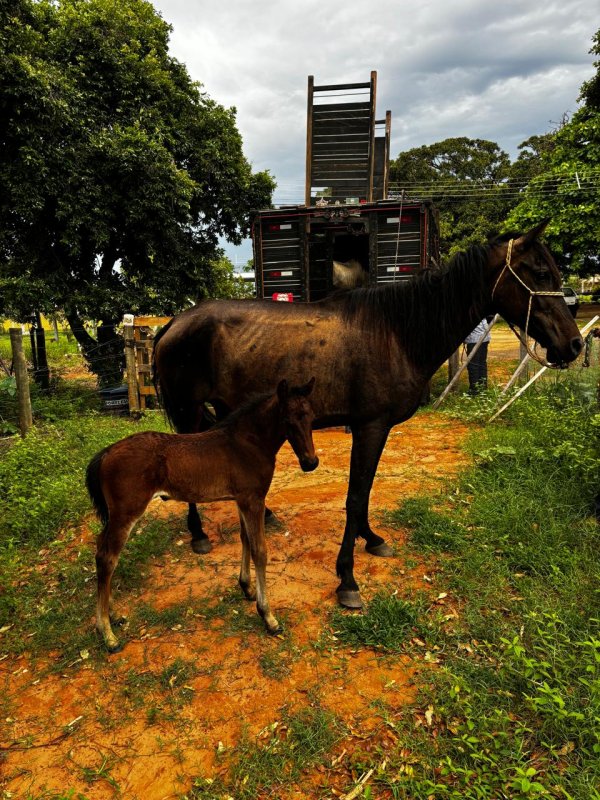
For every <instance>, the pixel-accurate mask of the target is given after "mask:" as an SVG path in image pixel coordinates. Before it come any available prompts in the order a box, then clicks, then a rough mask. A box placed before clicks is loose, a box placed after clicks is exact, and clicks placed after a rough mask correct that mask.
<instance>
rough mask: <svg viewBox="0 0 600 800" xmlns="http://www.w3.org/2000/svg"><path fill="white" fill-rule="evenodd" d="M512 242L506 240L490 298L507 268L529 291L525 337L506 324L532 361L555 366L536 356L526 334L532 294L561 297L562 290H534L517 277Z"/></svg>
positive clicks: (512, 240) (545, 365) (511, 240)
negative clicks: (512, 262)
mask: <svg viewBox="0 0 600 800" xmlns="http://www.w3.org/2000/svg"><path fill="white" fill-rule="evenodd" d="M513 242H514V239H510V240H509V242H508V247H507V249H506V261H505V262H504V267H503V268H502V271H501V272H500V275H498V278H497V280H496V283H495V284H494V288H493V289H492V300H493V299H494V293H495V291H496V289H497V287H498V284H499V283H500V280H501V278H502V276H503V275H504V273H505V272H506V270H507V269H508V270H509V272H511V273H512V274H513V276H514V277H515V278H516V279H517V281H518V282H519V283H520V284H521V286H523V287H524V288H525V289H527V291H528V292H529V303H528V305H527V318H526V320H525V330H524V336H525V338H523V336H521V333H520V332H519V331H518V330H517V329H516V328H515V327H514V325H512V324H511V323H510V322H509V323H508V324H509V326H510V329H511V330H512V332H513V333H514V334H515V336H516V337H517V339H518V340H519V341H520V342H521V344H522V345H523V346H524V347H525V349H526V350H527V353H528V354H529V356H530V357H531V358H533V360H534V361H537V362H538V364H541V365H542V366H543V367H556V366H558V365H557V364H552V363H551V362H550V361H548V360H547V359H546V358H542V357H541V356H538V354H537V353H536V352H535V348H536V347H537V342H536V343H535V346H534V349H533V350H532V349H531V347H530V346H529V341H528V338H529V334H528V331H529V318H530V316H531V303H532V301H533V298H534V296H536V295H537V296H540V297H563V293H562V292H534V291H533V289H530V288H529V286H527V284H526V283H525V282H524V281H522V280H521V278H519V276H518V275H517V273H516V272H515V271H514V269H513V267H512V265H511V263H510V262H511V258H512V249H513Z"/></svg>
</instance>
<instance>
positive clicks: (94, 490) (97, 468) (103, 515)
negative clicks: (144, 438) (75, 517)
mask: <svg viewBox="0 0 600 800" xmlns="http://www.w3.org/2000/svg"><path fill="white" fill-rule="evenodd" d="M109 450H110V446H109V447H105V448H104V450H100V452H99V453H96V455H95V456H94V457H93V458H92V460H91V461H90V463H89V464H88V465H87V469H86V471H85V485H86V486H87V490H88V492H89V495H90V499H91V501H92V503H93V505H94V508H95V510H96V514H97V515H98V517H99V518H100V521H101V522H102V523H103V524H104V525H106V523H107V522H108V505H107V503H106V498H105V497H104V492H103V491H102V476H101V470H102V459H103V458H104V456H105V455H106V453H107V452H108V451H109Z"/></svg>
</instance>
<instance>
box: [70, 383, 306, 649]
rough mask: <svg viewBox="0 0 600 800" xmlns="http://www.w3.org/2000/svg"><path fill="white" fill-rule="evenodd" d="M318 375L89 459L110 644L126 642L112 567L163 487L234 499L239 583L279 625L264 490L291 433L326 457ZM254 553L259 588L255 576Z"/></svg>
mask: <svg viewBox="0 0 600 800" xmlns="http://www.w3.org/2000/svg"><path fill="white" fill-rule="evenodd" d="M314 383H315V379H314V378H312V379H311V380H310V381H309V382H308V383H307V384H306V385H304V386H300V387H291V388H290V387H288V384H287V381H285V380H282V381H281V382H280V383H279V385H278V387H277V392H276V393H275V394H269V395H262V396H260V397H257V398H255V399H253V400H250V401H249V402H248V403H245V404H244V405H242V406H240V408H238V409H237V410H236V411H235V412H234V413H232V414H230V415H229V416H228V417H227V418H226V419H225V420H224V421H223V422H221V423H220V424H219V425H217V426H216V427H214V428H211V430H209V431H206V432H204V433H196V434H175V433H155V432H145V433H136V434H134V435H133V436H128V437H127V438H126V439H122V440H121V441H119V442H116V443H115V444H113V445H111V446H110V447H107V448H106V449H104V450H102V451H101V452H99V453H97V454H96V455H95V456H94V458H93V459H92V460H91V461H90V463H89V465H88V468H87V474H86V482H87V488H88V491H89V493H90V497H91V499H92V502H93V504H94V507H95V509H96V512H97V514H98V516H99V517H100V519H101V520H102V522H103V523H104V527H103V529H102V532H101V533H100V535H99V537H98V543H97V550H96V570H97V575H98V604H97V612H96V627H97V629H98V631H99V632H100V633H101V634H102V636H103V638H104V642H105V644H106V647H107V648H108V650H109V652H111V653H114V652H117V651H118V650H120V649H121V645H120V644H119V641H118V639H117V637H116V636H115V634H114V633H113V630H112V628H111V619H112V620H113V621H114V620H115V618H114V616H113V614H112V597H111V582H112V576H113V572H114V570H115V567H116V565H117V562H118V560H119V554H120V552H121V550H122V549H123V546H124V545H125V542H126V541H127V538H128V536H129V533H130V531H131V529H132V527H133V525H134V524H135V522H136V521H137V520H138V519H139V517H141V515H142V514H143V513H144V511H145V510H146V507H147V505H148V503H149V502H150V500H152V498H153V497H154V496H155V495H157V494H160V495H168V496H169V497H171V498H173V499H174V500H180V501H183V502H186V503H206V502H210V501H213V500H235V502H236V503H237V507H238V511H239V516H240V535H241V540H242V563H241V569H240V578H239V583H240V586H241V588H242V590H243V592H244V595H245V596H246V598H247V599H248V600H256V606H257V609H258V613H259V614H260V616H261V617H262V618H263V620H264V623H265V625H266V628H267V631H268V632H269V633H272V634H276V633H278V632H279V631H280V627H279V623H278V622H277V619H276V618H275V616H274V615H273V613H272V611H271V609H270V607H269V601H268V598H267V588H266V574H265V572H266V563H267V547H266V543H265V530H264V516H265V497H266V495H267V492H268V491H269V487H270V485H271V481H272V479H273V473H274V471H275V457H276V455H277V453H278V451H279V450H280V448H281V446H282V445H283V443H284V441H285V440H286V439H287V440H288V441H289V443H290V444H291V446H292V448H293V450H294V453H295V454H296V456H297V457H298V461H299V462H300V466H301V468H302V469H303V470H304V471H305V472H310V471H311V470H313V469H315V468H316V467H317V466H318V464H319V459H318V458H317V456H316V454H315V448H314V444H313V440H312V422H313V419H314V413H313V410H312V406H311V404H310V402H309V400H308V396H309V395H310V393H311V392H312V389H313V386H314ZM250 557H252V560H253V562H254V568H255V572H256V589H255V588H254V586H253V585H252V582H251V578H250Z"/></svg>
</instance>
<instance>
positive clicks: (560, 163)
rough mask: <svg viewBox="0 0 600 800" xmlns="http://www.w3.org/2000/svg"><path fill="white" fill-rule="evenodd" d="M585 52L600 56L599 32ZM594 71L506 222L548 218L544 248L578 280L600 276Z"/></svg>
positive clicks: (599, 108)
mask: <svg viewBox="0 0 600 800" xmlns="http://www.w3.org/2000/svg"><path fill="white" fill-rule="evenodd" d="M590 52H592V53H594V54H595V55H598V56H600V31H599V32H598V33H596V35H595V36H594V46H593V47H592V50H591V51H590ZM595 66H596V74H595V76H594V77H592V78H591V79H590V80H589V81H586V82H585V83H584V84H583V86H582V88H581V94H580V100H582V101H583V105H582V107H581V108H580V109H579V110H578V111H577V112H576V113H575V114H574V115H573V116H572V117H571V119H570V120H569V121H567V122H565V124H564V125H563V126H562V127H561V128H560V129H559V130H558V131H557V132H556V134H555V135H554V137H553V139H552V147H550V148H548V149H547V150H546V151H544V152H543V153H542V154H541V161H540V169H539V173H538V174H537V175H536V176H535V177H534V178H533V179H532V180H531V182H530V183H529V185H528V187H527V189H526V191H525V192H524V194H523V198H522V200H521V202H519V203H518V205H517V206H516V207H515V208H514V209H513V210H512V212H511V213H510V215H509V217H508V220H507V227H509V228H510V227H519V228H525V227H528V226H529V225H531V224H532V223H535V222H539V221H540V219H543V218H544V217H548V218H550V224H549V225H548V227H547V228H546V237H547V239H548V242H549V244H550V246H551V247H552V248H553V249H554V251H555V252H556V253H560V254H561V259H560V260H561V262H562V266H563V268H565V269H569V270H571V271H572V272H573V273H577V274H579V275H581V276H584V275H587V274H590V273H594V272H598V271H599V270H600V260H599V254H600V203H599V202H598V187H599V185H600V88H599V87H600V61H596V62H595Z"/></svg>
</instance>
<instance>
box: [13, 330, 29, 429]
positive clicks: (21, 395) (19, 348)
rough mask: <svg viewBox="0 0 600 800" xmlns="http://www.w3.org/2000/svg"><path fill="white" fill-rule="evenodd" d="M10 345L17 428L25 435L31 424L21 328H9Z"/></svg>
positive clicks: (27, 379) (27, 377)
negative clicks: (15, 383) (17, 415)
mask: <svg viewBox="0 0 600 800" xmlns="http://www.w3.org/2000/svg"><path fill="white" fill-rule="evenodd" d="M10 346H11V349H12V359H13V369H14V372H15V379H16V381H17V400H18V403H19V428H20V429H21V435H22V436H25V434H26V433H27V431H28V430H29V429H30V428H31V426H32V425H33V416H32V414H31V397H30V395H29V375H28V374H27V362H26V361H25V353H24V352H23V332H22V331H21V328H11V329H10Z"/></svg>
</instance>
